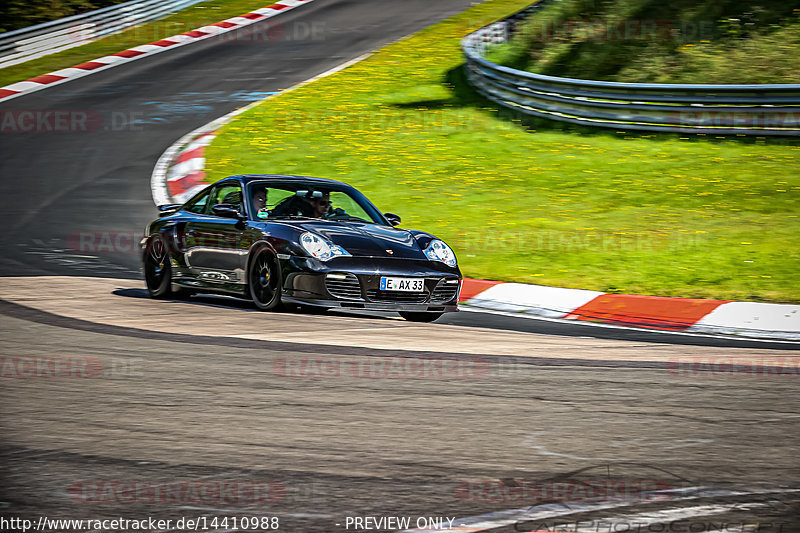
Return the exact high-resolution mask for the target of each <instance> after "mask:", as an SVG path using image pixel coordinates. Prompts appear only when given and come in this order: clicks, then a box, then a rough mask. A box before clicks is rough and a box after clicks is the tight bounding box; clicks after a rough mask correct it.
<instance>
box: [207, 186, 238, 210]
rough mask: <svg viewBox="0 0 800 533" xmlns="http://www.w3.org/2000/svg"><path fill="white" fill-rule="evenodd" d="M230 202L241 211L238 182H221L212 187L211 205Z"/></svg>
mask: <svg viewBox="0 0 800 533" xmlns="http://www.w3.org/2000/svg"><path fill="white" fill-rule="evenodd" d="M217 204H232V205H235V206H236V207H238V208H239V212H240V213H241V212H242V188H241V187H240V186H239V184H238V183H237V184H230V185H228V184H223V185H221V186H219V187H217V188H216V189H214V194H213V200H212V202H211V205H217Z"/></svg>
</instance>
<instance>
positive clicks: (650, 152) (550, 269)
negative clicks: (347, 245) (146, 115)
mask: <svg viewBox="0 0 800 533" xmlns="http://www.w3.org/2000/svg"><path fill="white" fill-rule="evenodd" d="M525 4H526V0H492V1H489V2H486V3H483V4H479V5H477V6H475V7H473V8H471V9H470V10H468V11H467V12H465V13H463V14H461V15H459V16H456V17H453V18H451V19H448V20H446V21H444V22H442V23H440V24H437V25H435V26H433V27H430V28H428V29H426V30H424V31H422V32H420V33H418V34H416V35H415V36H413V37H411V38H409V39H405V40H402V41H400V42H398V43H395V44H393V45H390V46H388V47H386V48H384V49H382V50H381V51H379V52H378V53H376V54H375V55H373V56H372V57H370V58H368V59H367V60H365V61H363V62H361V63H358V64H356V65H354V66H352V67H350V68H348V69H346V70H343V71H341V72H339V73H337V74H334V75H332V76H330V77H327V78H324V79H322V80H320V81H317V82H315V83H312V84H310V85H307V86H305V87H302V88H299V89H297V90H295V91H292V92H289V93H285V94H282V95H279V96H277V97H275V98H272V99H269V100H267V101H266V102H265V103H263V104H261V105H259V106H257V107H255V108H254V109H252V110H250V111H248V112H246V113H245V114H243V115H241V116H240V117H238V118H237V119H236V120H235V121H233V122H232V123H230V124H229V125H227V126H226V127H225V128H224V129H223V130H222V133H221V134H220V135H219V136H218V137H217V138H216V140H215V141H214V143H213V144H212V145H211V147H210V148H209V150H208V151H207V156H208V163H207V166H208V171H209V179H210V180H216V179H219V178H222V177H224V176H228V175H232V174H237V173H287V174H301V175H310V176H320V177H328V178H333V179H338V180H343V181H346V182H348V183H350V184H352V185H354V186H356V187H358V188H359V189H361V190H362V191H363V192H364V193H365V194H366V195H367V196H368V197H370V198H371V199H372V200H373V202H375V203H376V205H377V206H378V207H379V208H380V209H382V210H384V211H392V212H395V213H398V214H400V215H401V216H402V217H403V224H402V226H404V227H411V228H418V229H424V230H427V231H430V232H432V233H434V234H436V235H438V236H440V237H441V238H443V239H445V240H446V241H448V242H449V243H450V244H451V245H452V246H453V247H454V248H455V250H456V253H457V254H458V257H459V262H460V265H461V268H462V270H463V271H464V273H465V275H467V276H471V277H478V278H488V279H497V280H505V281H519V282H529V283H539V284H544V285H553V286H562V287H574V288H585V289H596V290H602V291H610V292H625V293H638V294H654V295H662V296H685V297H705V298H728V299H741V300H758V301H776V302H798V301H800V284H798V283H797V271H798V268H797V267H798V265H799V264H800V220H799V219H798V216H799V215H800V177H798V172H797V169H798V168H800V147H797V146H792V145H790V144H783V145H778V144H768V142H771V141H767V140H757V141H754V142H752V143H749V144H748V143H742V142H735V141H729V140H725V139H708V138H703V137H700V138H694V139H692V140H681V139H679V138H677V137H655V136H650V137H649V138H647V137H644V138H642V137H637V138H627V137H624V136H615V135H614V134H591V135H586V134H579V133H569V132H558V131H552V130H550V131H539V132H531V131H527V130H526V129H524V128H522V127H520V125H519V124H517V123H515V122H513V121H510V120H506V119H504V118H503V117H502V116H500V115H499V114H498V113H497V110H496V109H495V108H493V107H491V106H489V105H488V104H487V103H485V101H483V100H481V99H480V98H477V97H476V96H475V95H474V93H472V91H471V90H470V89H469V88H467V87H465V86H464V84H463V79H462V77H461V75H460V73H461V64H462V57H461V52H460V48H459V38H460V37H461V36H463V35H464V34H465V33H466V32H467V31H468V29H469V28H475V27H478V26H482V25H484V24H486V23H488V22H490V21H493V20H496V19H499V18H501V17H503V16H505V15H507V14H508V13H510V12H513V11H515V10H517V9H519V8H521V7H523V6H524V5H525ZM452 83H455V85H452Z"/></svg>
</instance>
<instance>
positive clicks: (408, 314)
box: [400, 311, 444, 322]
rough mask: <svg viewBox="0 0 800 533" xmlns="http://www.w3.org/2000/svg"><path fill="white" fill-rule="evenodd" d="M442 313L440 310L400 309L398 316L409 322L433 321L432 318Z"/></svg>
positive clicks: (436, 317)
mask: <svg viewBox="0 0 800 533" xmlns="http://www.w3.org/2000/svg"><path fill="white" fill-rule="evenodd" d="M443 314H444V313H442V312H433V313H427V312H419V313H416V312H412V311H400V316H401V317H403V318H405V319H406V320H408V321H409V322H433V321H434V320H436V319H438V318H440V317H441V316H442V315H443Z"/></svg>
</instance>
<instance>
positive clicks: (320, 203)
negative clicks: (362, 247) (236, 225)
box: [247, 181, 385, 224]
mask: <svg viewBox="0 0 800 533" xmlns="http://www.w3.org/2000/svg"><path fill="white" fill-rule="evenodd" d="M247 190H248V201H249V206H250V212H251V213H252V218H253V219H255V220H276V219H291V218H318V219H323V220H340V221H342V220H344V221H353V222H367V223H370V224H385V222H384V220H383V217H382V216H381V214H380V212H379V211H378V210H377V209H376V208H375V206H373V205H372V204H371V203H370V202H369V200H367V199H366V197H364V195H362V194H361V193H360V192H358V191H356V190H355V189H352V188H350V187H347V186H337V185H327V184H322V183H315V182H298V181H292V182H275V181H264V182H253V183H250V184H249V185H248V188H247Z"/></svg>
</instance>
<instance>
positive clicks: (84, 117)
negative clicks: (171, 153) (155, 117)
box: [0, 109, 144, 133]
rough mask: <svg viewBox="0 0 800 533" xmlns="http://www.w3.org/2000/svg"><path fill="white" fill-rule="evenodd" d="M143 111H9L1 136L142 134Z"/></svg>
mask: <svg viewBox="0 0 800 533" xmlns="http://www.w3.org/2000/svg"><path fill="white" fill-rule="evenodd" d="M143 115H144V113H142V112H139V111H111V112H109V113H101V112H100V111H98V110H96V109H46V110H43V109H8V110H4V111H0V133H91V132H95V131H141V130H142V125H141V119H142V117H143Z"/></svg>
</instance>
